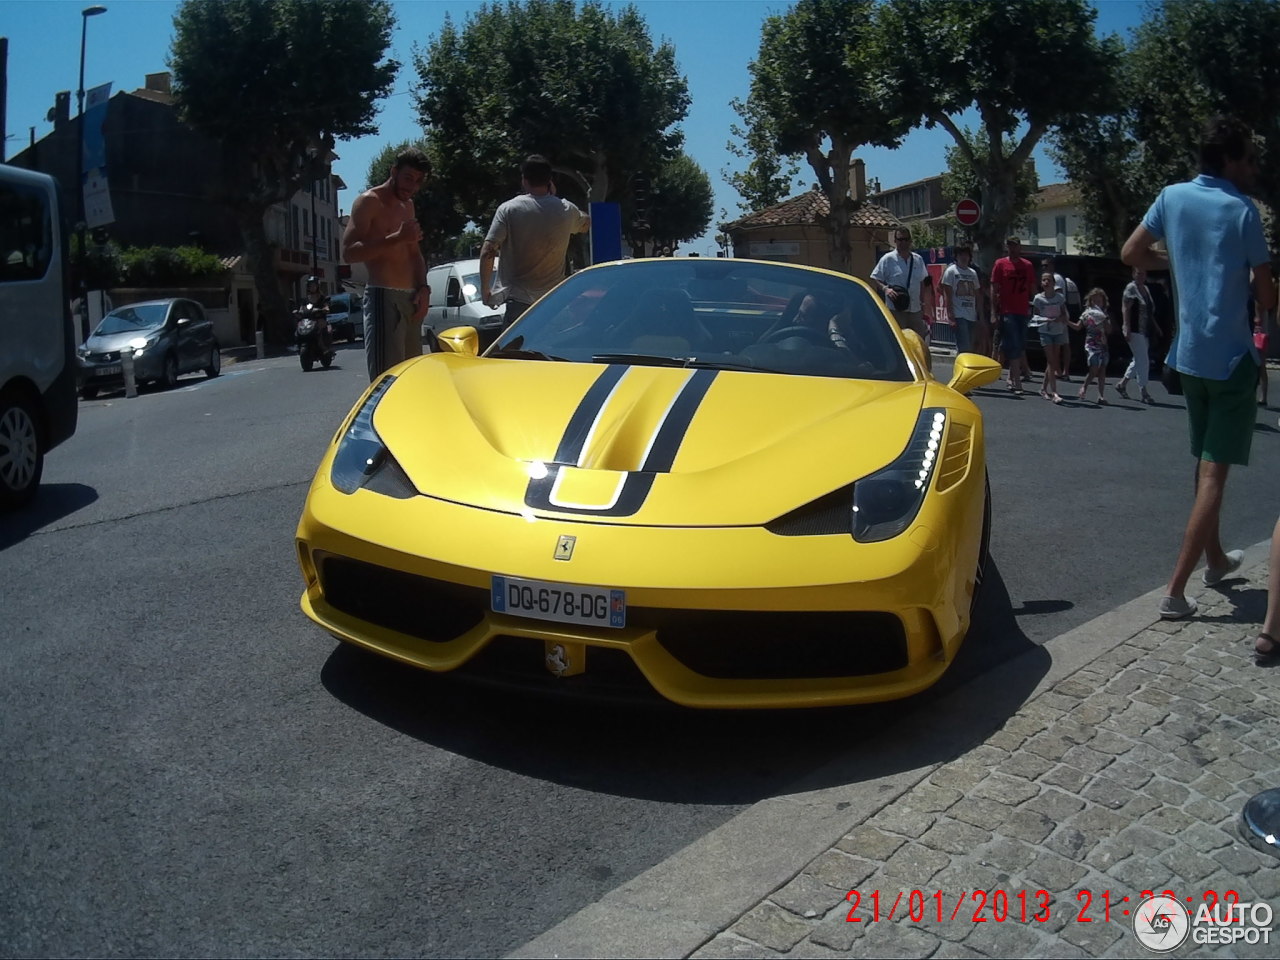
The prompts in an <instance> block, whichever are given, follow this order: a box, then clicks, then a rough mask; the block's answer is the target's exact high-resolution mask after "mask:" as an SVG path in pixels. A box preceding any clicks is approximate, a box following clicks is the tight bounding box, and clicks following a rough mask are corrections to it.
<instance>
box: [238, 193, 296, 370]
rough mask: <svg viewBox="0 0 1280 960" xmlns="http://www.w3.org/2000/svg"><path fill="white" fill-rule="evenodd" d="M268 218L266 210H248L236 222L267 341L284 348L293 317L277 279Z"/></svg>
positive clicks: (241, 211) (288, 338) (239, 215)
mask: <svg viewBox="0 0 1280 960" xmlns="http://www.w3.org/2000/svg"><path fill="white" fill-rule="evenodd" d="M265 215H266V212H265V211H264V210H260V209H257V208H248V207H245V208H242V209H240V210H238V211H237V212H236V219H237V220H238V221H239V224H240V236H241V238H242V239H243V240H244V258H245V263H246V264H247V265H248V267H249V272H250V273H252V274H253V282H254V286H255V287H256V288H257V291H258V304H259V306H260V307H261V309H262V314H263V316H264V317H265V318H266V329H265V331H264V333H265V335H266V340H267V342H268V343H274V344H276V345H279V346H283V345H284V344H286V343H288V342H289V341H290V339H291V338H292V336H293V318H292V317H291V316H290V315H289V305H288V303H287V302H286V301H285V296H284V293H283V292H282V291H281V289H280V281H279V280H278V279H277V277H276V269H275V251H274V249H273V248H272V245H271V243H270V242H269V241H268V240H267V231H266V228H265V227H264V226H263V224H262V219H263V217H264V216H265Z"/></svg>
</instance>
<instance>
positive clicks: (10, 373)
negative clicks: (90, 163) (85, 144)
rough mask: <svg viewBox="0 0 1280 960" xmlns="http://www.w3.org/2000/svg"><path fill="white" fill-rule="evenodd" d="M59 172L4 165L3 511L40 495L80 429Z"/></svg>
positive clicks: (0, 277) (0, 196) (0, 290)
mask: <svg viewBox="0 0 1280 960" xmlns="http://www.w3.org/2000/svg"><path fill="white" fill-rule="evenodd" d="M66 264H67V247H66V233H65V231H64V230H63V224H62V220H61V217H60V215H59V212H58V187H57V184H56V183H55V182H54V180H53V178H52V177H49V176H46V175H45V174H43V173H35V172H33V171H30V170H23V169H21V168H20V167H13V166H9V165H8V164H3V163H0V511H2V510H8V509H12V508H14V507H17V506H19V505H21V504H23V503H26V502H27V501H28V500H30V499H31V498H32V497H34V496H35V494H36V489H37V487H39V485H40V475H41V474H42V473H43V472H44V455H45V454H46V453H47V452H48V451H50V450H52V449H53V448H54V447H56V446H57V445H58V444H60V443H61V442H62V441H63V440H66V439H67V438H68V437H70V436H71V435H72V434H73V433H75V431H76V416H77V412H78V404H79V398H78V397H77V396H76V355H75V347H76V336H75V330H74V328H73V327H72V324H71V304H70V300H69V299H68V297H67V275H66V270H65V269H64V268H65V265H66Z"/></svg>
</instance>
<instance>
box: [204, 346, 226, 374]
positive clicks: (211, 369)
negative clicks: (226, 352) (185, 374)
mask: <svg viewBox="0 0 1280 960" xmlns="http://www.w3.org/2000/svg"><path fill="white" fill-rule="evenodd" d="M221 372H222V351H221V350H219V349H218V341H216V340H215V341H214V342H213V347H212V348H211V349H210V350H209V365H208V366H207V367H205V368H204V374H205V376H206V377H208V378H209V379H210V380H212V379H213V378H214V377H216V376H217V375H218V374H220V373H221Z"/></svg>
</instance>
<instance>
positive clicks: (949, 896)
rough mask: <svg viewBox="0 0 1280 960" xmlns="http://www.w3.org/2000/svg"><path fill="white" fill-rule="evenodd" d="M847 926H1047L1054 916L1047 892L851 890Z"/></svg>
mask: <svg viewBox="0 0 1280 960" xmlns="http://www.w3.org/2000/svg"><path fill="white" fill-rule="evenodd" d="M845 900H847V901H849V903H851V904H852V905H853V906H852V907H850V909H849V912H848V914H847V915H846V916H845V920H846V922H848V923H863V922H869V923H878V922H880V921H881V920H893V919H894V918H895V917H899V918H901V917H906V918H908V919H909V920H911V921H912V922H913V923H923V922H925V921H929V920H934V921H937V922H938V923H943V922H945V921H948V920H961V921H967V922H972V923H990V922H994V923H1005V922H1006V921H1009V922H1013V923H1045V922H1047V921H1048V920H1049V918H1050V917H1051V916H1052V914H1051V912H1050V908H1051V904H1052V901H1053V897H1052V895H1051V894H1050V893H1049V891H1048V890H959V891H956V892H954V893H947V892H945V891H943V890H933V891H927V890H905V891H904V890H899V891H897V892H896V893H892V894H891V893H889V892H887V891H884V892H882V891H880V890H868V891H865V892H864V891H861V890H850V891H849V892H848V893H847V894H845Z"/></svg>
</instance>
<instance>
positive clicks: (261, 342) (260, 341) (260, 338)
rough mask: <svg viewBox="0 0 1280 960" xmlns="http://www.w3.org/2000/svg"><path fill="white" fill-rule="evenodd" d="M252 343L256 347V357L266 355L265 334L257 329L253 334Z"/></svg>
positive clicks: (260, 357)
mask: <svg viewBox="0 0 1280 960" xmlns="http://www.w3.org/2000/svg"><path fill="white" fill-rule="evenodd" d="M253 343H254V346H256V347H257V348H258V359H259V360H261V359H262V358H263V357H265V356H266V355H267V335H266V334H265V333H263V332H262V331H261V330H259V331H258V332H257V333H256V334H254V336H253Z"/></svg>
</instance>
